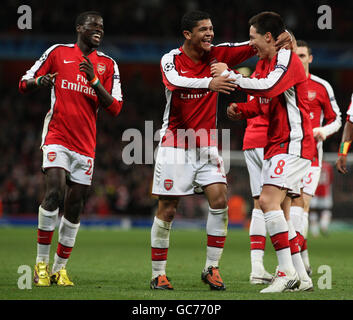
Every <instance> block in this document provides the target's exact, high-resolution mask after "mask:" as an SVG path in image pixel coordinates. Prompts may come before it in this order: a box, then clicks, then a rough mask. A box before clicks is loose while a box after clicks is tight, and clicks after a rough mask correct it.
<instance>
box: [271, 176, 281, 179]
mask: <svg viewBox="0 0 353 320" xmlns="http://www.w3.org/2000/svg"><path fill="white" fill-rule="evenodd" d="M270 178H272V179H275V178H280V177H274V176H270Z"/></svg>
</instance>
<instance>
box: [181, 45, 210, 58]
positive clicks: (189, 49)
mask: <svg viewBox="0 0 353 320" xmlns="http://www.w3.org/2000/svg"><path fill="white" fill-rule="evenodd" d="M182 48H183V50H184V52H185V54H186V55H187V56H188V57H189V58H190V59H191V60H192V61H194V62H195V63H198V62H200V61H201V59H202V57H203V56H204V54H205V51H203V50H202V49H201V50H200V51H198V50H197V49H196V48H195V47H193V46H191V45H190V44H189V43H188V42H184V44H183V47H182Z"/></svg>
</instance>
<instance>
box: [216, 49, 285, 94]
mask: <svg viewBox="0 0 353 320" xmlns="http://www.w3.org/2000/svg"><path fill="white" fill-rule="evenodd" d="M290 57H291V51H290V50H286V49H281V50H280V51H278V56H277V64H276V66H275V69H274V70H273V71H271V72H270V73H269V74H268V75H267V77H266V78H261V79H257V78H247V77H243V76H242V75H241V74H236V73H235V72H234V71H228V70H225V71H224V72H223V73H222V74H221V75H222V76H223V75H229V76H230V78H231V79H233V80H234V83H235V84H237V85H238V86H239V87H240V88H243V89H253V90H269V89H271V88H272V87H274V86H275V85H276V83H277V82H278V80H279V79H280V78H281V77H282V76H283V74H284V73H285V72H287V68H288V65H289V62H290Z"/></svg>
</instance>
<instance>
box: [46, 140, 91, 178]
mask: <svg viewBox="0 0 353 320" xmlns="http://www.w3.org/2000/svg"><path fill="white" fill-rule="evenodd" d="M42 151H43V164H42V168H43V169H44V170H45V169H47V168H63V169H65V170H66V172H67V173H68V177H69V179H70V181H72V182H75V183H79V184H84V185H91V183H92V175H93V167H94V159H93V158H90V157H87V156H84V155H82V154H79V153H77V152H75V151H71V150H69V149H67V148H65V147H63V146H61V145H59V144H50V145H44V146H42Z"/></svg>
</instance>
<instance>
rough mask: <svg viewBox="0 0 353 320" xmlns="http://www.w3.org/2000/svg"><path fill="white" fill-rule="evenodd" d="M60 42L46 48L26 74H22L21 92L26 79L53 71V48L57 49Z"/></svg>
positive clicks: (23, 89)
mask: <svg viewBox="0 0 353 320" xmlns="http://www.w3.org/2000/svg"><path fill="white" fill-rule="evenodd" d="M59 46H60V44H56V45H53V46H51V47H50V48H49V49H47V50H46V51H45V52H44V53H43V54H42V56H41V57H40V58H39V59H38V60H37V61H36V62H35V63H34V65H33V66H32V67H31V69H29V70H27V72H26V74H25V75H24V76H22V78H21V80H20V82H19V90H20V92H21V93H23V92H25V91H26V87H27V85H26V84H27V80H30V79H33V78H36V77H39V76H44V75H46V74H48V73H53V72H55V71H54V70H52V68H53V57H54V54H55V49H57V48H58V47H59Z"/></svg>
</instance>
